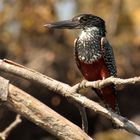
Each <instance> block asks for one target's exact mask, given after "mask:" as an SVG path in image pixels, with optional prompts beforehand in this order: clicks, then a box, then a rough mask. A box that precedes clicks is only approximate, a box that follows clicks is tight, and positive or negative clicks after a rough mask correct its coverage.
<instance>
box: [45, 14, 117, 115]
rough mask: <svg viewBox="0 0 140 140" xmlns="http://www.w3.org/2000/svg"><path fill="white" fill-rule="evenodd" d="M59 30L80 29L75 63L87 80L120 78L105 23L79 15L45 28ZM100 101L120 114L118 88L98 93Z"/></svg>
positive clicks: (90, 15)
mask: <svg viewBox="0 0 140 140" xmlns="http://www.w3.org/2000/svg"><path fill="white" fill-rule="evenodd" d="M46 26H47V27H49V28H56V29H81V30H82V32H81V33H80V35H79V37H78V38H77V39H76V41H75V49H74V50H75V59H76V63H77V66H78V68H79V70H80V71H81V73H82V74H83V76H84V77H85V79H86V80H89V81H95V80H100V79H104V78H107V77H110V76H117V71H116V64H115V58H114V54H113V50H112V47H111V46H110V45H109V43H108V41H107V39H106V37H105V35H106V29H105V22H104V20H103V19H102V18H100V17H97V16H95V15H92V14H80V15H78V16H75V17H74V18H72V19H70V20H65V21H60V22H56V23H51V24H47V25H46ZM95 90H96V92H97V94H98V95H99V97H100V98H101V99H102V100H103V101H104V102H105V104H107V106H109V107H110V108H111V109H112V110H114V111H116V112H118V113H119V110H118V104H117V95H116V89H115V85H113V84H112V85H110V86H107V87H104V88H102V89H95Z"/></svg>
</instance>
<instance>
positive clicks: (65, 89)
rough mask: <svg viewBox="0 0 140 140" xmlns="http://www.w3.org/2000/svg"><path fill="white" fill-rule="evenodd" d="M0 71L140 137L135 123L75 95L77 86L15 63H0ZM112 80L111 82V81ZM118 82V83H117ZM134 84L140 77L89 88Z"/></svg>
mask: <svg viewBox="0 0 140 140" xmlns="http://www.w3.org/2000/svg"><path fill="white" fill-rule="evenodd" d="M0 70H3V71H5V72H8V73H11V74H14V75H17V76H20V77H23V78H25V79H28V80H30V81H33V82H36V83H38V84H41V85H43V86H45V87H47V88H48V89H50V90H52V91H55V92H57V93H59V94H61V95H62V96H64V97H67V98H69V99H71V100H73V101H75V102H77V103H79V104H81V105H82V106H84V107H87V108H89V109H90V110H91V111H94V112H97V113H100V114H102V115H104V116H106V117H107V118H109V119H111V120H112V121H113V122H114V123H116V124H117V125H118V126H119V127H120V128H123V129H125V130H127V131H128V132H131V133H134V134H137V135H139V136H140V126H139V125H137V124H136V123H134V122H132V121H130V120H127V119H126V118H124V117H122V116H119V115H117V114H116V113H114V112H112V111H109V110H107V109H106V108H104V107H102V106H101V105H99V104H98V103H96V102H94V101H91V100H90V99H88V98H86V97H84V96H82V95H80V94H77V93H76V92H75V89H76V88H75V87H76V86H78V85H76V86H74V87H71V86H69V85H67V84H65V83H62V82H59V81H57V80H54V79H52V78H50V77H47V76H45V75H43V74H40V73H38V72H36V71H34V70H31V69H28V68H25V67H23V66H18V64H17V65H15V63H9V62H8V61H3V60H1V61H0ZM111 79H113V80H111ZM117 80H118V81H117ZM134 82H137V83H138V82H140V77H137V78H134V79H131V78H130V79H126V80H124V79H119V78H115V79H114V78H112V77H111V78H108V79H105V80H101V81H95V82H92V86H91V87H96V88H99V87H101V86H105V85H109V84H111V83H115V84H130V83H131V84H133V83H134ZM86 84H91V82H87V83H86Z"/></svg>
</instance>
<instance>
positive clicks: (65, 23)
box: [44, 20, 80, 29]
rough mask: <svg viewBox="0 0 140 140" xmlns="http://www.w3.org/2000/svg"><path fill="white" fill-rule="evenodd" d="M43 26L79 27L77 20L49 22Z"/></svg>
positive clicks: (54, 27) (55, 27)
mask: <svg viewBox="0 0 140 140" xmlns="http://www.w3.org/2000/svg"><path fill="white" fill-rule="evenodd" d="M44 26H45V27H48V28H52V29H78V28H80V23H79V22H78V21H72V20H64V21H59V22H55V23H49V24H46V25H44Z"/></svg>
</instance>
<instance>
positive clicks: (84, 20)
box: [80, 17, 88, 22]
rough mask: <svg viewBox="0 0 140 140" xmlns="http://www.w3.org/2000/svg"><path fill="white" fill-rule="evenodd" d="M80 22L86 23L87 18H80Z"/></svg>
mask: <svg viewBox="0 0 140 140" xmlns="http://www.w3.org/2000/svg"><path fill="white" fill-rule="evenodd" d="M80 21H81V22H86V21H88V18H87V17H82V18H81V19H80Z"/></svg>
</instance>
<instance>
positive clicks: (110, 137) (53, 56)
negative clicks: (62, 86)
mask: <svg viewBox="0 0 140 140" xmlns="http://www.w3.org/2000/svg"><path fill="white" fill-rule="evenodd" d="M79 13H92V14H94V15H97V16H100V17H102V18H103V19H104V20H105V21H106V28H107V38H108V40H109V42H110V44H111V45H112V47H113V49H114V53H115V58H116V63H117V70H118V77H120V78H130V77H134V76H139V75H140V0H137V1H132V0H106V1H105V0H100V1H99V0H86V1H85V0H24V1H19V0H1V1H0V58H1V59H3V58H6V59H10V60H12V61H15V62H17V63H20V64H22V65H24V66H27V67H29V68H32V69H35V70H36V71H39V72H41V73H43V74H45V75H47V76H50V77H52V78H54V79H57V80H60V81H62V82H65V83H67V84H70V85H74V84H76V83H77V82H80V81H81V80H82V79H83V77H82V75H81V74H80V72H79V70H78V68H77V66H76V64H75V60H74V55H73V44H74V39H75V38H76V37H77V36H78V32H77V31H69V30H55V31H52V30H48V29H46V28H45V27H43V25H44V24H46V23H50V22H54V21H58V20H63V19H69V18H72V17H73V16H75V15H77V14H79ZM0 75H1V76H3V77H5V78H7V79H9V80H10V82H11V83H12V84H14V85H16V86H18V87H20V88H21V89H23V90H25V91H26V92H28V93H30V94H31V95H32V96H34V97H36V98H37V99H39V100H40V101H42V102H43V103H45V104H47V105H48V106H49V107H51V108H52V109H54V110H55V111H57V112H58V113H60V114H61V115H63V116H64V117H66V118H67V119H69V120H70V121H72V122H73V123H75V124H77V125H79V126H81V118H80V115H79V112H78V110H77V108H76V107H75V106H73V104H72V103H69V102H68V101H67V100H65V99H64V98H63V97H61V96H59V95H58V94H56V93H52V92H51V91H49V90H48V89H46V88H44V87H42V86H40V85H37V84H34V83H30V82H29V81H27V80H23V79H22V78H18V77H15V76H13V75H10V74H7V73H4V72H0ZM82 94H84V95H86V96H87V97H89V98H91V99H93V100H95V101H97V102H100V100H99V99H98V98H97V96H96V95H95V94H90V93H89V92H87V94H85V92H82ZM118 94H119V107H120V112H121V114H122V115H123V116H125V117H127V118H129V119H131V120H133V121H135V122H137V123H139V124H140V85H138V84H137V85H128V86H126V87H125V88H123V89H121V90H119V91H118ZM87 113H88V120H89V135H90V136H91V137H94V138H95V139H96V140H124V139H127V140H134V139H135V140H140V138H139V137H137V136H135V135H132V134H128V133H126V132H125V131H123V130H120V131H119V130H114V129H112V124H111V121H110V120H108V119H106V118H105V117H103V116H101V115H99V114H96V113H94V112H90V111H89V110H87ZM14 118H15V113H13V112H11V111H10V110H8V108H5V107H1V108H0V131H2V130H3V129H4V128H5V127H6V126H8V124H10V122H12V121H13V120H14ZM19 139H20V140H57V139H56V138H55V137H54V136H52V135H50V134H49V133H46V132H45V131H44V130H42V129H40V128H39V127H38V126H36V125H34V124H33V123H31V122H29V121H28V120H26V119H24V118H23V122H22V123H21V124H20V125H18V126H17V127H16V128H15V129H14V130H13V131H12V132H11V134H10V135H9V137H8V140H19Z"/></svg>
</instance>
